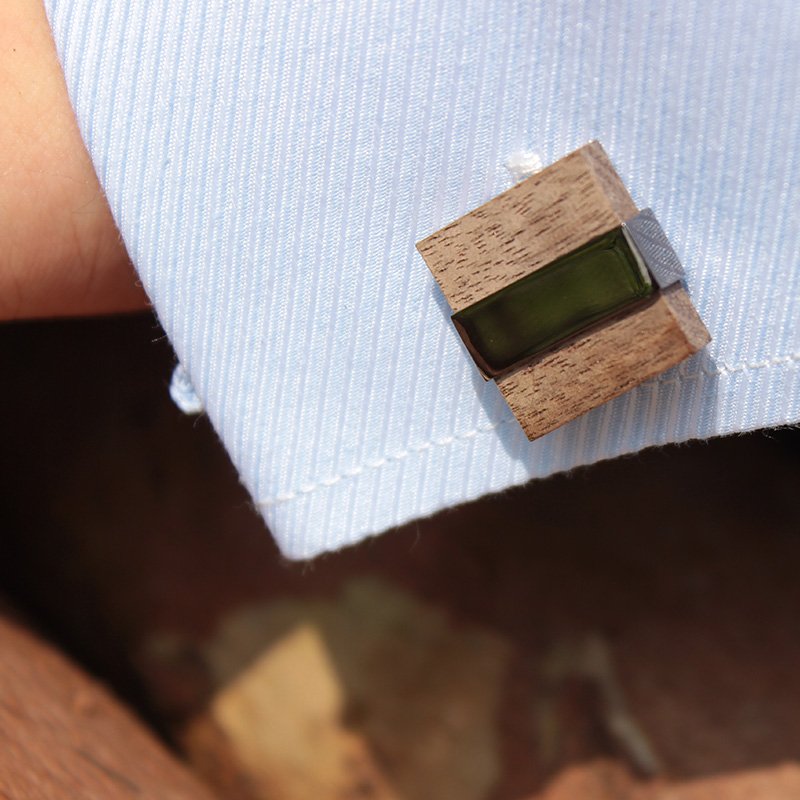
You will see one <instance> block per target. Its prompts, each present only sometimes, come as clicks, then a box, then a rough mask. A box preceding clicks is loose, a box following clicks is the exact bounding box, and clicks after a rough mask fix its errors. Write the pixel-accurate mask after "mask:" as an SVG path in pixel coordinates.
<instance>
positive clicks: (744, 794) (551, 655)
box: [0, 314, 800, 800]
mask: <svg viewBox="0 0 800 800" xmlns="http://www.w3.org/2000/svg"><path fill="white" fill-rule="evenodd" d="M0 364H2V374H3V392H2V393H0V407H1V409H2V413H1V417H2V424H1V425H0V436H2V448H1V449H0V453H2V459H1V460H0V477H1V478H2V483H3V487H4V491H3V498H4V499H3V503H2V508H0V598H2V601H3V603H4V607H5V608H13V609H14V614H15V616H16V615H20V614H21V615H22V616H23V617H24V619H25V621H26V623H25V624H26V625H27V626H29V627H30V628H31V629H33V630H35V631H37V632H38V635H39V636H41V637H42V638H43V639H44V640H47V641H49V642H51V643H53V644H54V645H55V646H56V647H57V648H59V649H60V650H61V651H63V652H65V653H67V654H68V655H69V656H70V657H71V658H72V659H73V660H74V661H76V662H78V663H79V664H81V665H82V666H83V668H84V669H85V670H86V671H88V672H89V673H91V674H92V675H94V676H95V677H96V678H98V679H99V680H100V681H101V682H103V683H104V684H105V685H106V686H107V687H109V688H110V691H111V692H112V693H113V695H115V696H116V697H118V698H120V700H121V701H122V703H124V704H127V705H128V706H129V707H130V708H132V709H133V711H134V713H135V714H136V715H137V717H138V718H139V720H141V721H142V723H143V725H144V726H145V727H146V728H148V729H149V730H150V731H152V732H154V733H155V735H156V736H157V737H158V739H159V740H160V741H161V742H163V746H164V747H165V748H168V749H169V750H172V751H174V752H175V753H176V754H178V756H179V757H180V758H181V759H185V760H186V762H188V764H190V766H191V769H192V770H193V771H194V772H195V773H196V774H197V775H199V776H200V777H201V778H202V780H203V781H205V782H206V783H207V785H208V786H209V787H210V788H211V790H212V792H214V794H215V796H217V797H219V798H236V799H237V800H238V799H239V798H241V799H243V800H255V799H258V800H260V799H261V798H264V799H268V800H304V799H305V798H313V799H314V800H328V799H329V798H330V800H333V799H334V798H336V799H337V800H343V799H344V798H380V799H381V800H384V798H386V799H388V798H397V799H398V800H451V799H452V800H533V798H539V799H540V800H556V799H557V798H558V799H560V798H584V797H586V798H598V799H600V798H609V799H610V798H631V799H633V798H658V799H659V800H662V798H663V800H666V799H667V798H669V799H670V800H703V799H704V798H728V797H731V798H740V797H741V798H761V797H763V798H770V800H774V799H775V798H784V797H785V798H790V797H791V798H798V797H800V580H799V579H798V576H800V502H798V500H799V499H800V497H799V495H800V492H799V491H798V490H799V488H800V434H798V432H797V431H792V430H781V431H770V432H759V433H755V434H750V435H746V436H740V437H735V438H728V439H720V440H715V441H711V442H707V443H693V444H689V445H683V446H672V447H667V448H662V449H653V450H649V451H646V452H644V453H641V454H638V455H636V456H632V457H628V458H624V459H619V460H616V461H612V462H605V463H601V464H598V465H594V466H592V467H588V468H582V469H580V470H576V471H575V472H573V473H571V474H569V475H559V476H556V477H554V478H551V479H549V480H546V481H535V482H532V483H531V484H529V485H528V486H526V487H524V488H521V489H515V490H511V491H508V492H505V493H503V494H500V495H496V496H493V497H489V498H486V499H484V500H481V501H479V502H475V503H471V504H468V505H465V506H462V507H460V508H457V509H454V510H451V511H447V512H445V513H441V514H439V515H437V516H435V517H433V518H431V519H426V520H422V521H419V522H417V523H414V524H412V525H408V526H406V527H404V528H402V529H398V530H395V531H391V532H389V533H387V534H385V535H383V536H380V537H378V538H375V539H372V540H368V541H367V542H365V543H362V544H360V545H358V546H356V547H353V548H351V549H348V550H345V551H343V552H340V553H336V554H333V555H329V556H326V557H323V558H320V559H318V560H316V561H314V562H311V563H289V562H287V561H285V560H283V559H282V558H281V557H280V555H279V553H278V552H277V550H276V548H275V546H274V544H273V542H272V539H271V537H270V535H269V532H268V531H267V530H266V529H265V528H264V525H263V523H262V522H261V520H260V519H259V518H258V517H257V515H256V514H255V512H254V510H253V509H252V507H251V505H250V502H249V499H248V496H247V493H246V492H245V491H244V489H243V488H242V487H241V486H240V485H239V483H238V480H237V477H236V474H235V471H234V470H233V468H232V466H231V464H230V462H229V460H228V458H227V456H226V454H225V452H224V450H223V448H222V446H221V445H220V443H219V441H218V440H217V438H216V436H215V434H214V432H213V430H212V429H211V427H210V425H209V423H208V421H207V420H206V419H205V418H204V417H202V416H200V417H188V416H184V415H183V414H181V413H180V412H179V411H178V410H177V408H175V407H174V406H173V405H172V403H171V401H170V399H169V393H168V383H169V378H170V375H171V372H172V368H173V366H174V356H173V354H172V351H171V349H170V347H169V345H168V343H167V342H166V340H165V338H164V335H163V332H162V331H161V330H160V329H159V327H158V325H157V324H156V322H155V321H154V320H153V318H152V316H150V315H147V314H143V315H137V316H130V317H121V318H116V319H106V320H87V321H70V322H54V323H32V324H13V325H5V326H3V327H2V328H0ZM10 646H11V645H9V643H8V642H5V643H4V642H3V641H2V639H1V638H0V661H2V659H3V658H4V656H3V655H2V654H3V652H4V648H8V647H10ZM5 652H6V653H8V651H7V650H6V651H5ZM12 690H13V687H12V685H11V682H9V681H6V682H5V683H4V682H3V681H0V704H2V703H3V702H4V699H6V694H7V693H8V692H11V691H12ZM0 725H2V722H1V721H0ZM6 725H7V726H9V725H10V727H8V729H7V730H6V731H5V735H6V736H7V737H11V738H12V739H13V736H14V730H13V727H14V726H13V724H9V723H8V722H6ZM0 760H1V759H0ZM11 796H14V797H15V795H13V794H12V795H11ZM19 796H22V795H19ZM130 796H133V795H132V794H131V795H130ZM170 796H172V795H170Z"/></svg>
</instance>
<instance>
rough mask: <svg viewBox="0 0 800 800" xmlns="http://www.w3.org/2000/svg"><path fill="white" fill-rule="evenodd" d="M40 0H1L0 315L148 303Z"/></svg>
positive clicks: (93, 311)
mask: <svg viewBox="0 0 800 800" xmlns="http://www.w3.org/2000/svg"><path fill="white" fill-rule="evenodd" d="M145 306H146V298H145V295H144V292H143V290H142V288H141V286H140V285H139V284H138V282H137V279H136V275H135V273H134V271H133V267H132V266H131V263H130V260H129V258H128V256H127V253H126V251H125V247H124V245H123V244H122V241H121V239H120V236H119V232H118V230H117V228H116V226H115V224H114V220H113V218H112V216H111V212H110V210H109V207H108V204H107V202H106V198H105V196H104V194H103V192H102V190H101V188H100V185H99V183H98V181H97V176H96V175H95V172H94V169H93V167H92V163H91V160H90V158H89V155H88V153H87V152H86V148H85V146H84V144H83V141H82V140H81V136H80V132H79V130H78V126H77V123H76V121H75V116H74V114H73V111H72V108H71V106H70V102H69V98H68V96H67V90H66V85H65V83H64V77H63V74H62V72H61V67H60V65H59V62H58V58H57V56H56V51H55V45H54V43H53V39H52V36H51V34H50V28H49V25H48V22H47V18H46V16H45V12H44V7H43V5H42V2H41V0H2V2H0V319H5V320H9V319H19V318H26V317H50V316H61V315H85V314H99V313H111V312H118V311H130V310H135V309H140V308H144V307H145Z"/></svg>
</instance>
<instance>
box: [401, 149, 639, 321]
mask: <svg viewBox="0 0 800 800" xmlns="http://www.w3.org/2000/svg"><path fill="white" fill-rule="evenodd" d="M637 210H638V209H637V208H636V204H635V203H634V202H633V200H632V199H631V197H630V195H629V194H628V191H627V189H626V188H625V186H624V184H623V183H622V181H621V180H620V179H619V176H617V174H616V172H614V168H613V167H612V166H611V162H610V161H609V160H608V156H607V155H606V154H605V151H604V150H603V148H602V147H601V145H600V143H599V142H590V143H589V144H587V145H584V146H583V147H581V148H580V149H579V150H576V151H575V152H573V153H570V154H569V155H568V156H565V157H564V158H562V159H561V160H560V161H557V162H556V163H555V164H552V165H551V166H549V167H547V168H545V169H543V170H542V171H541V172H538V173H536V174H535V175H532V176H531V177H530V178H527V179H526V180H524V181H522V182H521V183H518V184H517V185H516V186H513V187H512V188H511V189H509V190H508V191H506V192H503V193H502V194H499V195H498V196H497V197H495V198H494V199H492V200H490V201H489V202H488V203H485V204H484V205H482V206H480V207H479V208H476V209H475V210H474V211H471V212H470V213H469V214H465V215H464V216H463V217H461V218H460V219H457V220H455V222H451V223H450V224H449V225H447V226H445V227H444V228H442V229H441V230H440V231H437V232H436V233H434V234H432V235H431V236H429V237H428V238H427V239H423V240H422V241H421V242H419V243H418V244H417V249H418V250H419V252H420V253H421V255H422V257H423V258H424V259H425V262H426V263H427V265H428V267H429V269H430V270H431V272H432V273H433V277H434V278H436V281H437V282H438V284H439V286H440V287H441V289H442V291H443V292H444V295H445V297H446V298H447V301H448V302H449V303H450V307H451V308H452V309H453V313H456V312H458V311H461V309H463V308H466V307H467V306H469V305H472V303H474V302H476V301H477V300H480V299H482V298H484V297H486V296H487V295H489V294H492V293H493V292H496V291H498V290H500V289H502V288H504V287H506V286H508V285H509V284H512V283H514V282H515V281H517V280H519V279H520V278H523V277H525V276H526V275H529V274H530V273H531V272H534V271H536V270H537V269H540V268H541V267H544V266H546V265H547V264H549V263H550V262H551V261H553V260H554V259H556V258H559V257H560V256H563V255H566V254H567V253H571V252H572V251H573V250H575V249H576V248H578V247H580V246H581V245H583V244H585V243H586V242H587V241H588V240H589V239H592V238H594V237H595V236H599V235H600V234H602V233H606V232H607V231H610V230H613V229H614V228H616V227H617V226H619V225H620V224H621V223H622V222H624V221H625V220H626V219H630V217H632V216H634V215H635V214H636V213H637Z"/></svg>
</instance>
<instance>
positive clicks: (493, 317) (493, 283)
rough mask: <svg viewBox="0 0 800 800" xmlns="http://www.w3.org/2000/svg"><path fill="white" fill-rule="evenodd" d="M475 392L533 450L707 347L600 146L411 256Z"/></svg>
mask: <svg viewBox="0 0 800 800" xmlns="http://www.w3.org/2000/svg"><path fill="white" fill-rule="evenodd" d="M417 249H418V250H419V252H420V253H421V254H422V257H423V258H424V259H425V263H426V264H427V265H428V268H429V269H430V271H431V272H432V273H433V277H434V278H435V279H436V281H437V283H438V284H439V286H440V287H441V289H442V291H443V292H444V295H445V297H446V298H447V300H448V302H449V303H450V307H451V309H452V311H453V316H452V320H453V323H454V325H455V327H456V329H457V330H458V333H459V334H460V336H461V338H462V339H463V341H464V344H465V345H466V347H467V350H468V351H469V353H470V355H471V356H472V358H473V360H474V361H475V363H476V365H477V367H478V369H480V371H481V373H482V374H483V376H484V378H486V379H487V380H488V379H494V380H495V381H496V383H497V385H498V387H499V388H500V391H501V392H502V393H503V396H504V397H505V399H506V401H507V402H508V405H509V406H510V407H511V410H512V411H513V412H514V415H515V416H516V418H517V419H518V420H519V422H520V424H521V425H522V427H523V429H524V431H525V433H526V434H527V436H528V438H529V439H536V438H538V437H539V436H543V435H544V434H546V433H548V432H549V431H552V430H554V429H555V428H558V427H560V426H561V425H563V424H565V423H566V422H569V421H570V420H572V419H574V418H575V417H578V416H580V415H581V414H584V413H586V412H587V411H589V410H590V409H592V408H595V407H596V406H599V405H601V404H602V403H605V402H607V401H608V400H611V399H612V398H614V397H616V396H617V395H620V394H622V393H623V392H626V391H628V390H629V389H632V388H633V387H634V386H636V385H637V384H639V383H642V381H645V380H647V379H648V378H652V377H653V376H655V375H658V374H659V373H661V372H663V371H664V370H666V369H668V368H669V367H672V366H675V364H678V363H679V362H681V361H683V360H684V359H685V358H688V357H689V356H690V355H692V354H693V353H696V352H697V351H698V350H700V349H701V348H702V347H703V346H704V345H706V344H707V343H708V342H709V341H710V339H711V337H710V336H709V333H708V331H707V330H706V328H705V326H704V325H703V322H702V321H701V319H700V317H699V316H698V315H697V312H696V311H695V309H694V306H693V305H692V303H691V300H690V299H689V295H688V294H687V293H686V290H685V289H684V287H683V285H682V283H681V278H682V277H683V270H682V268H681V266H680V261H679V260H678V258H677V256H676V255H675V252H674V251H673V250H672V247H671V246H670V244H669V242H668V241H667V238H666V235H665V234H664V232H663V230H662V229H661V226H660V225H659V224H658V222H657V220H656V218H655V216H654V215H653V212H652V211H650V210H649V209H645V210H644V211H639V209H638V208H637V207H636V205H635V203H634V202H633V200H632V199H631V196H630V195H629V194H628V191H627V189H626V188H625V185H624V184H623V183H622V180H621V179H620V177H619V175H617V173H616V171H615V170H614V167H613V166H612V165H611V162H610V161H609V159H608V156H607V155H606V153H605V151H604V150H603V148H602V147H601V145H600V143H599V142H590V143H589V144H587V145H584V146H583V147H581V148H579V149H578V150H576V151H575V152H573V153H570V154H569V155H567V156H565V157H564V158H562V159H561V160H559V161H557V162H556V163H555V164H552V165H551V166H549V167H547V168H545V169H543V170H542V171H541V172H538V173H536V174H535V175H532V176H531V177H530V178H527V179H526V180H524V181H522V182H521V183H519V184H517V185H516V186H514V187H512V188H511V189H509V190H508V191H506V192H503V193H502V194H500V195H498V196H497V197H495V198H494V199H493V200H490V201H489V202H488V203H486V204H484V205H482V206H481V207H480V208H476V209H475V210H474V211H471V212H470V213H469V214H466V215H465V216H463V217H461V218H460V219H457V220H456V221H455V222H451V223H450V224H449V225H447V226H446V227H444V228H442V229H441V230H440V231H437V232H436V233H434V234H432V235H431V236H429V237H428V238H426V239H424V240H423V241H421V242H419V243H418V244H417Z"/></svg>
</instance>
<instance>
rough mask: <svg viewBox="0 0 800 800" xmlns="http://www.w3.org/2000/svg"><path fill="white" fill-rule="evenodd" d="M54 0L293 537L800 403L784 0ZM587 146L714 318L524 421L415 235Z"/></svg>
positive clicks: (376, 524) (252, 458) (171, 289)
mask: <svg viewBox="0 0 800 800" xmlns="http://www.w3.org/2000/svg"><path fill="white" fill-rule="evenodd" d="M46 5H47V10H48V15H49V18H50V21H51V25H52V28H53V31H54V36H55V40H56V44H57V48H58V51H59V54H60V58H61V60H62V63H63V66H64V71H65V74H66V78H67V85H68V88H69V92H70V95H71V98H72V102H73V104H74V107H75V109H76V112H77V116H78V120H79V124H80V127H81V131H82V133H83V136H84V138H85V141H86V144H87V146H88V148H89V152H90V154H91V156H92V159H93V161H94V164H95V166H96V169H97V173H98V175H99V178H100V181H101V183H102V185H103V186H104V188H105V190H106V193H107V195H108V199H109V202H110V205H111V208H112V211H113V213H114V216H115V218H116V220H117V223H118V224H119V227H120V230H121V232H122V236H123V238H124V240H125V243H126V245H127V247H128V250H129V252H130V254H131V256H132V258H133V261H134V263H135V264H136V266H137V268H138V270H139V271H140V274H141V277H142V280H143V282H144V285H145V288H146V289H147V291H148V293H149V295H150V297H151V298H152V300H153V301H154V304H155V307H156V309H157V312H158V315H159V318H160V320H161V322H162V324H163V325H164V328H165V330H166V331H167V334H168V335H169V337H170V339H171V341H172V343H173V345H174V347H175V350H176V353H177V354H178V356H179V358H180V360H181V363H182V364H183V366H184V367H185V369H186V371H187V372H188V374H189V375H190V376H191V380H192V383H193V385H194V387H195V389H196V390H197V393H198V394H199V396H200V398H201V399H202V402H203V405H204V407H205V409H206V411H207V413H208V415H209V417H210V419H211V421H212V422H213V424H214V426H215V427H216V430H217V431H218V432H219V435H220V436H221V438H222V440H223V441H224V443H225V445H226V446H227V448H228V450H229V452H230V454H231V456H232V458H233V460H234V462H235V464H236V465H237V467H238V469H239V471H240V474H241V477H242V479H243V481H244V483H245V484H246V485H247V487H248V488H249V490H250V492H251V493H252V496H253V499H254V502H255V503H256V505H257V506H258V508H259V509H260V510H261V512H263V514H264V516H265V518H266V520H267V522H268V524H269V526H270V528H271V530H272V532H273V533H274V534H275V536H276V537H277V539H278V542H279V544H280V546H281V548H282V550H283V552H284V553H285V554H286V555H287V556H289V557H293V558H305V557H309V556H313V555H315V554H317V553H320V552H322V551H325V550H330V549H335V548H339V547H341V546H343V545H345V544H348V543H350V542H354V541H357V540H359V539H362V538H363V537H365V536H367V535H370V534H374V533H378V532H380V531H383V530H385V529H387V528H389V527H391V526H394V525H397V524H400V523H403V522H406V521H407V520H411V519H413V518H416V517H420V516H423V515H427V514H430V513H432V512H434V511H436V510H438V509H441V508H444V507H446V506H449V505H453V504H455V503H460V502H462V501H465V500H468V499H470V498H475V497H478V496H480V495H482V494H485V493H487V492H492V491H497V490H500V489H503V488H504V487H508V486H511V485H513V484H519V483H522V482H524V481H527V480H529V479H530V478H532V477H538V476H544V475H548V474H551V473H553V472H557V471H559V470H566V469H569V468H571V467H574V466H576V465H579V464H587V463H590V462H593V461H597V460H599V459H603V458H608V457H611V456H615V455H618V454H621V453H627V452H631V451H635V450H638V449H640V448H643V447H646V446H648V445H653V444H659V443H664V442H671V441H681V440H686V439H690V438H693V437H708V436H712V435H716V434H724V433H731V432H735V431H744V430H749V429H753V428H758V427H764V426H773V425H781V424H786V423H793V422H796V421H797V420H798V419H799V418H800V370H798V360H800V326H798V299H800V264H799V263H798V262H799V261H800V256H799V255H798V254H799V253H800V196H799V195H800V157H799V156H798V144H800V6H798V4H797V3H796V0H761V1H760V2H752V0H726V2H722V1H721V0H716V1H715V0H711V1H709V0H702V1H701V0H677V1H676V2H673V3H664V2H663V1H662V0H658V2H653V1H652V0H574V1H573V2H560V1H557V0H550V1H549V2H541V3H533V2H530V1H529V0H519V1H518V2H515V1H514V0H425V1H424V2H423V0H416V1H413V0H402V2H401V1H400V0H398V1H397V2H379V1H378V0H349V1H348V2H344V1H341V2H336V1H332V2H316V3H310V2H309V3H277V2H275V3H261V2H256V0H226V2H222V0H203V2H190V1H189V0H122V1H121V0H46ZM591 138H598V139H600V141H602V142H603V144H604V146H605V147H606V149H607V150H608V152H609V153H610V155H611V157H612V159H613V160H614V162H615V164H616V166H617V168H618V170H619V172H620V173H621V175H622V176H623V178H624V179H625V181H626V183H627V184H628V186H629V187H630V189H631V192H632V194H633V196H634V199H635V200H636V202H637V203H638V205H639V206H640V207H644V206H647V205H649V206H651V207H652V208H654V210H655V211H656V213H657V215H658V217H659V219H660V221H661V222H662V224H663V226H664V228H665V229H666V231H667V233H668V234H669V236H670V238H671V240H672V242H673V244H674V245H675V249H676V250H677V251H678V253H679V254H680V255H681V257H682V259H683V261H684V264H685V267H686V271H687V284H688V288H689V291H690V293H691V295H692V297H693V300H694V302H695V304H696V306H697V308H698V309H699V311H700V313H701V315H702V316H703V319H704V320H705V322H706V324H707V325H708V327H709V329H710V331H711V333H712V335H713V336H714V341H713V343H712V345H711V346H710V347H709V348H708V349H707V351H706V352H704V353H702V354H700V355H698V356H697V357H695V358H693V359H691V360H690V361H688V362H686V363H685V364H683V365H682V366H680V367H678V368H676V369H675V370H672V371H670V372H669V373H667V374H665V375H664V376H662V377H661V378H659V379H657V380H654V381H651V382H649V383H648V384H646V385H644V386H642V387H640V388H638V389H636V390H634V391H632V392H630V393H629V394H627V395H626V396H624V397H621V398H619V399H618V400H616V401H614V402H612V403H610V404H608V405H606V406H605V407H602V408H599V409H597V410H595V411H594V412H592V413H590V414H588V415H586V416H584V417H583V418H581V419H579V420H576V421H575V422H574V423H572V424H570V425H568V426H566V427H565V428H563V429H561V430H559V431H557V432H555V433H553V434H551V435H548V436H546V437H544V438H543V439H542V440H540V441H538V442H535V443H532V444H531V443H528V442H527V441H526V439H525V437H524V436H523V434H522V432H521V430H520V428H519V426H518V424H517V423H516V422H515V421H514V419H513V417H512V416H511V414H510V412H509V410H508V409H507V407H506V406H505V404H504V402H503V400H502V398H501V397H500V396H499V393H498V391H497V389H496V387H495V386H494V384H492V383H488V384H487V383H484V382H483V381H482V379H481V378H480V376H479V375H478V374H477V372H476V370H475V369H474V368H473V366H472V365H471V362H470V360H469V358H468V356H467V355H466V353H465V351H464V350H463V349H462V347H461V345H460V343H459V341H458V338H457V336H456V334H455V332H454V330H453V329H452V327H451V325H450V324H449V321H448V308H447V305H446V303H445V301H444V299H443V298H442V296H441V294H440V293H439V291H438V289H437V288H436V287H435V285H434V282H433V280H432V278H431V277H430V274H429V273H428V271H427V269H426V267H425V265H424V263H423V262H422V260H421V258H420V257H419V256H418V255H417V254H416V252H415V249H414V243H415V242H416V241H417V240H419V239H421V238H423V237H424V236H426V235H427V234H429V233H431V232H433V231H434V230H436V229H438V228H439V227H441V226H442V225H443V224H445V223H447V222H448V221H450V220H453V219H455V218H456V217H458V216H460V215H461V214H463V213H464V212H466V211H468V210H469V209H471V208H473V207H475V206H477V205H478V204H480V203H482V202H484V201H486V200H487V199H489V198H491V197H492V196H494V195H495V194H497V193H498V192H500V191H502V190H503V189H505V188H507V187H508V186H509V185H510V181H511V177H510V174H509V171H508V170H507V169H506V166H505V165H506V163H507V162H509V159H510V158H512V157H513V155H514V154H515V153H519V152H520V151H529V153H528V159H529V160H533V161H535V160H536V156H538V157H539V158H540V159H541V160H542V161H543V162H544V163H549V162H551V161H554V160H556V159H557V158H559V157H560V156H562V155H563V154H565V153H566V152H568V151H570V150H572V149H574V148H575V147H577V146H579V145H581V144H583V143H584V142H585V141H587V140H589V139H591ZM524 160H525V159H524V158H523V159H522V161H523V162H524ZM512 161H513V162H514V163H519V162H520V158H519V157H517V158H516V160H514V159H513V158H512ZM531 528H532V534H535V530H536V509H535V508H533V509H531Z"/></svg>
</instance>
